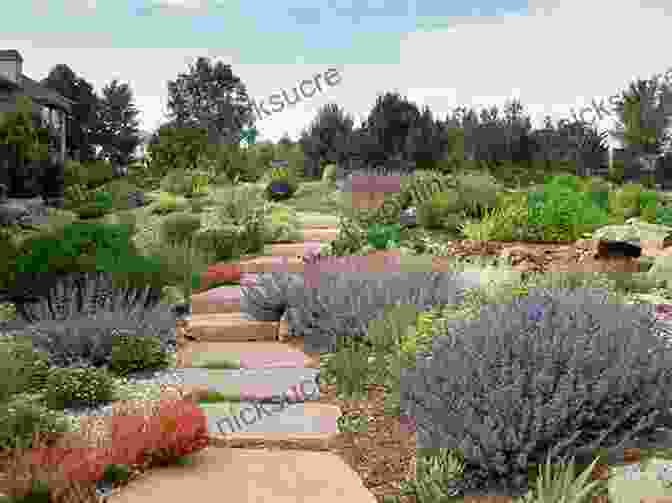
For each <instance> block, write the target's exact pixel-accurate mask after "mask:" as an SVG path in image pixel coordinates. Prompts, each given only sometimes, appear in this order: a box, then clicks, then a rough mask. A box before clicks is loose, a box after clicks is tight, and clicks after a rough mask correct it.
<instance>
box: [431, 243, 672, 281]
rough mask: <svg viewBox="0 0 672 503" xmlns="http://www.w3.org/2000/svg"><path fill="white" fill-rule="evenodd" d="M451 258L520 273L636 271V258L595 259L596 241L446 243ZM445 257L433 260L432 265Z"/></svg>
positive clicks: (651, 250)
mask: <svg viewBox="0 0 672 503" xmlns="http://www.w3.org/2000/svg"><path fill="white" fill-rule="evenodd" d="M446 244H447V246H448V250H449V256H451V257H469V256H493V257H503V258H508V259H509V260H510V261H511V265H512V267H513V269H515V270H517V271H521V272H539V273H547V272H550V273H561V272H565V273H567V272H639V264H638V261H637V260H636V259H628V258H620V257H612V258H596V257H595V255H596V252H597V242H596V241H592V240H579V241H576V242H571V243H570V242H561V243H549V242H546V243H534V242H525V241H467V240H464V241H449V242H447V243H446ZM670 254H672V248H665V249H657V248H655V247H647V246H644V247H643V249H642V256H661V255H670ZM448 260H450V259H448V258H443V257H435V258H434V260H433V263H434V264H437V265H439V264H441V263H442V262H444V263H445V262H447V261H448Z"/></svg>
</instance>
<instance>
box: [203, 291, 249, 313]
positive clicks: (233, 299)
mask: <svg viewBox="0 0 672 503" xmlns="http://www.w3.org/2000/svg"><path fill="white" fill-rule="evenodd" d="M237 311H240V286H221V287H219V288H213V289H211V290H207V291H205V292H202V293H197V294H195V295H192V296H191V312H192V314H216V313H235V312H237Z"/></svg>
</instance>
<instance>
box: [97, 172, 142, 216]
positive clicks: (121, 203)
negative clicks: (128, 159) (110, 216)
mask: <svg viewBox="0 0 672 503" xmlns="http://www.w3.org/2000/svg"><path fill="white" fill-rule="evenodd" d="M104 189H105V190H106V191H107V192H108V193H109V194H110V195H111V196H112V206H113V208H114V209H115V210H122V211H123V210H128V209H133V208H129V196H130V195H131V194H134V193H137V192H142V190H141V189H140V187H138V186H137V185H135V184H133V183H130V182H129V181H128V180H125V179H123V178H122V179H117V180H112V181H111V182H110V183H107V184H105V186H104Z"/></svg>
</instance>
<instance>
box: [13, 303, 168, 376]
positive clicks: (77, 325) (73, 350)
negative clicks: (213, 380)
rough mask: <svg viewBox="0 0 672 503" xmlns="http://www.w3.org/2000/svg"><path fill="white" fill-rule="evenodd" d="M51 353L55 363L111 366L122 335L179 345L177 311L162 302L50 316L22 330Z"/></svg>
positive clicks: (40, 346)
mask: <svg viewBox="0 0 672 503" xmlns="http://www.w3.org/2000/svg"><path fill="white" fill-rule="evenodd" d="M18 335H20V336H25V337H28V338H29V339H30V340H31V341H32V343H33V347H35V348H36V349H38V350H41V351H44V352H45V353H46V354H48V355H49V362H50V364H51V365H52V366H57V367H68V366H72V365H88V366H93V367H101V366H107V365H108V364H109V363H110V359H111V355H112V348H113V346H114V343H115V341H116V340H117V338H118V337H120V336H122V335H125V336H129V337H154V338H156V339H158V340H159V341H160V342H161V348H162V349H163V350H165V351H169V350H171V349H172V348H174V347H175V343H176V342H175V315H174V314H173V313H172V312H171V311H170V306H165V305H162V304H160V305H159V306H156V307H155V308H153V309H151V310H149V311H144V310H140V309H137V310H134V311H127V310H119V311H99V312H96V313H95V314H93V315H89V316H78V317H74V318H68V319H64V320H47V321H43V322H41V323H36V324H33V325H29V326H27V327H25V328H24V329H22V330H20V331H18Z"/></svg>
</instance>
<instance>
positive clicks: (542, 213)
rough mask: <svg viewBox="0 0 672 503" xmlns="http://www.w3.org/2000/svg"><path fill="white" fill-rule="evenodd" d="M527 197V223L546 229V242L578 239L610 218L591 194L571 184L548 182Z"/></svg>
mask: <svg viewBox="0 0 672 503" xmlns="http://www.w3.org/2000/svg"><path fill="white" fill-rule="evenodd" d="M528 196H529V199H528V223H529V225H531V226H535V227H537V228H541V229H543V239H544V240H545V241H575V240H577V239H580V238H581V237H582V235H583V234H584V233H587V232H592V231H593V230H594V229H595V228H596V227H598V226H600V225H606V224H607V223H608V221H609V216H608V214H607V213H606V212H604V211H603V210H601V209H600V208H599V207H597V206H596V205H595V204H593V202H592V200H591V198H590V196H588V195H587V194H586V193H582V192H576V191H574V190H573V189H571V188H569V187H563V186H562V185H548V186H546V187H544V188H543V189H542V190H541V191H538V192H530V193H529V194H528Z"/></svg>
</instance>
